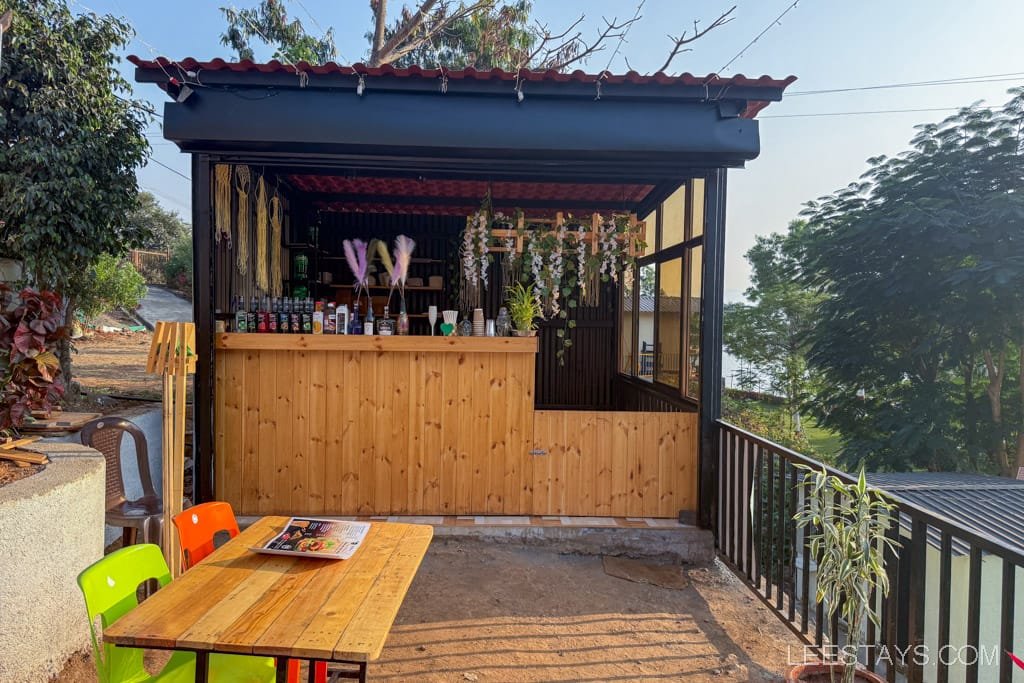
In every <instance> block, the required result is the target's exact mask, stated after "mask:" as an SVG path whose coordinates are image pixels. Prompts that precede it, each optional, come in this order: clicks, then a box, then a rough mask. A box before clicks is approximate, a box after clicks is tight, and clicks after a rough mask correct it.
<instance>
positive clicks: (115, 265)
mask: <svg viewBox="0 0 1024 683" xmlns="http://www.w3.org/2000/svg"><path fill="white" fill-rule="evenodd" d="M145 296H146V281H145V280H144V279H143V277H142V276H141V275H139V271H137V270H135V266H133V265H132V264H131V262H130V261H129V260H128V259H126V258H124V257H123V256H111V255H110V254H103V255H102V256H100V257H99V258H98V259H96V263H95V264H93V266H92V268H91V269H90V272H89V278H88V281H87V283H86V284H85V285H84V286H83V287H82V288H80V289H79V290H78V292H77V294H76V301H77V302H78V313H79V315H81V317H82V318H83V319H84V320H85V322H87V323H90V324H92V323H94V322H95V321H96V319H97V318H99V317H100V316H101V315H103V314H104V313H109V312H110V311H113V310H115V309H117V308H124V309H127V310H134V309H136V308H138V306H139V304H140V303H141V302H142V299H143V297H145Z"/></svg>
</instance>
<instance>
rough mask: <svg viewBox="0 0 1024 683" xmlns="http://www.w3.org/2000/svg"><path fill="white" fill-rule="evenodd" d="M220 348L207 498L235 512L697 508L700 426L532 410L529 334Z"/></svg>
mask: <svg viewBox="0 0 1024 683" xmlns="http://www.w3.org/2000/svg"><path fill="white" fill-rule="evenodd" d="M216 349H217V350H216V353H215V360H216V363H215V378H214V381H215V392H214V396H215V405H214V411H215V413H214V414H215V432H214V446H215V452H216V456H215V461H214V467H215V468H216V472H215V482H216V488H215V495H216V496H217V498H219V499H220V500H226V501H228V502H229V503H231V505H232V506H233V507H234V508H235V510H236V511H237V512H238V513H239V514H245V515H270V514H289V515H291V514H307V515H315V514H335V515H390V514H421V515H471V514H483V515H486V514H492V515H493V514H504V515H529V514H533V515H587V516H589V515H620V516H621V515H626V516H636V517H641V516H652V517H676V516H677V515H678V513H679V511H680V510H693V509H695V507H696V484H697V476H696V475H697V467H696V465H697V414H696V413H650V412H621V411H620V412H600V411H558V410H536V409H535V408H534V386H535V385H534V382H535V374H536V369H535V363H536V353H535V352H536V350H537V340H536V339H535V338H515V337H508V338H503V337H454V338H451V337H448V338H445V337H433V338H432V337H370V336H346V335H340V336H337V335H286V334H280V335H274V334H222V335H218V336H217V337H216ZM570 381H571V380H570Z"/></svg>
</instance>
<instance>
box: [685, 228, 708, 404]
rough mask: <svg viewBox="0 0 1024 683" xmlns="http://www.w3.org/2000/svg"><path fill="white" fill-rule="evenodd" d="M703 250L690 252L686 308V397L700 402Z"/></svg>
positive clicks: (701, 248)
mask: <svg viewBox="0 0 1024 683" xmlns="http://www.w3.org/2000/svg"><path fill="white" fill-rule="evenodd" d="M703 256H704V248H703V247H694V248H693V249H691V250H690V283H689V287H688V288H689V290H690V299H689V302H688V303H687V307H686V317H687V322H686V331H687V344H686V347H687V348H686V395H687V396H689V397H690V398H694V399H697V400H700V322H701V304H702V302H703V292H702V291H701V277H702V275H703V271H704V259H703Z"/></svg>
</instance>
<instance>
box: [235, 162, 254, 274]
mask: <svg viewBox="0 0 1024 683" xmlns="http://www.w3.org/2000/svg"><path fill="white" fill-rule="evenodd" d="M250 184H251V183H250V177H249V167H248V166H238V167H236V168H235V191H236V192H238V221H237V222H238V250H237V252H236V253H235V266H236V267H237V268H238V272H239V273H241V274H243V275H244V274H245V271H246V269H247V268H248V267H249V189H250Z"/></svg>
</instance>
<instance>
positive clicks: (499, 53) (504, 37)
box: [221, 0, 736, 71]
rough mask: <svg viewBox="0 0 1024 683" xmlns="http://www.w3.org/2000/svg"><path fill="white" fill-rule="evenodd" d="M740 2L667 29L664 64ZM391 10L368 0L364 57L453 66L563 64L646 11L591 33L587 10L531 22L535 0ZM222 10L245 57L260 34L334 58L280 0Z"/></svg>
mask: <svg viewBox="0 0 1024 683" xmlns="http://www.w3.org/2000/svg"><path fill="white" fill-rule="evenodd" d="M735 9H736V8H735V6H734V7H732V8H730V9H729V10H727V11H725V12H722V13H721V14H720V15H719V16H718V17H716V18H715V19H714V20H713V21H712V22H711V23H710V24H708V25H706V26H705V27H704V28H701V27H700V24H699V22H697V21H695V22H694V24H693V31H692V32H689V31H683V32H681V33H680V34H679V35H678V36H671V35H670V36H668V38H669V40H670V41H671V49H670V51H669V54H668V57H667V58H666V60H665V62H664V64H663V65H662V67H661V69H660V70H661V71H665V70H667V69H668V67H669V65H670V64H671V63H672V61H673V60H674V59H675V58H676V56H678V55H679V54H681V53H683V52H686V51H688V50H689V48H686V47H685V46H686V45H688V44H690V43H692V42H694V41H696V40H698V39H700V38H702V37H703V36H705V35H707V33H709V32H710V31H712V30H714V29H716V28H718V27H720V26H723V25H725V24H727V23H729V22H730V21H731V20H732V16H731V15H732V12H733V10H735ZM388 10H389V4H388V0H370V11H371V14H372V16H371V19H372V22H371V29H370V30H369V31H368V32H367V34H366V37H367V40H368V41H369V45H370V47H369V51H368V55H367V57H366V63H367V65H369V66H372V67H376V66H381V65H384V64H394V65H396V66H411V65H413V64H418V65H421V66H425V67H432V68H436V67H439V66H440V67H444V68H447V69H465V68H469V67H472V68H475V69H480V70H484V69H492V68H500V69H505V70H509V71H517V70H519V69H554V70H556V71H563V70H565V69H568V68H569V67H570V66H573V65H580V64H583V63H585V62H586V61H587V60H588V59H589V58H590V57H592V56H593V55H595V54H597V53H599V52H603V51H604V50H606V49H607V48H608V47H609V46H610V45H612V44H616V45H617V46H618V45H621V42H622V41H623V40H624V39H625V37H626V33H627V32H628V30H629V27H630V26H632V25H633V24H634V23H636V22H637V21H639V20H640V18H641V16H640V6H638V8H637V10H636V12H635V13H634V14H633V16H632V18H630V19H626V20H622V21H620V20H619V19H618V18H617V17H616V18H612V19H611V20H610V21H609V20H607V19H602V21H603V26H602V28H601V29H600V30H599V31H597V33H596V34H595V35H594V36H593V37H592V38H589V39H588V38H586V37H585V36H584V33H583V30H582V29H581V28H580V27H581V25H582V24H583V21H584V19H585V16H584V15H581V16H580V17H579V18H578V19H577V20H576V21H574V22H572V23H571V24H570V25H569V26H568V27H567V28H565V29H564V30H552V29H551V28H550V27H548V26H547V25H545V24H541V23H539V22H533V23H531V21H530V15H531V12H532V10H533V2H532V0H511V1H508V2H499V0H474V1H472V2H458V3H455V2H452V1H451V0H420V2H419V4H417V5H414V6H413V8H412V9H410V8H409V7H407V6H406V5H402V7H401V9H400V11H399V15H398V17H397V18H395V19H394V20H393V21H391V20H389V12H388ZM221 11H222V12H223V13H224V16H225V18H226V19H227V21H228V27H227V30H226V31H225V32H224V34H223V35H221V43H223V44H224V45H226V46H228V47H230V48H232V49H233V50H235V52H236V54H237V56H238V57H239V58H240V59H252V56H253V52H252V48H251V42H250V41H252V40H254V39H256V40H259V41H261V42H263V43H266V44H269V45H271V46H273V47H274V48H275V50H276V52H275V53H274V56H275V58H277V59H287V60H288V61H290V62H292V63H296V62H298V61H300V60H306V61H308V62H311V63H323V62H327V61H331V60H334V59H335V58H336V50H335V46H334V38H333V29H328V30H327V31H326V32H325V33H324V36H323V37H322V38H314V37H312V36H310V35H308V34H307V33H306V31H305V29H304V28H303V26H302V23H301V22H300V21H299V20H297V19H295V20H291V21H289V20H288V15H287V10H286V8H285V4H284V2H283V1H282V0H260V2H259V3H258V4H257V6H256V8H255V9H247V10H235V9H234V8H223V7H222V8H221ZM617 49H618V47H616V50H617Z"/></svg>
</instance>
